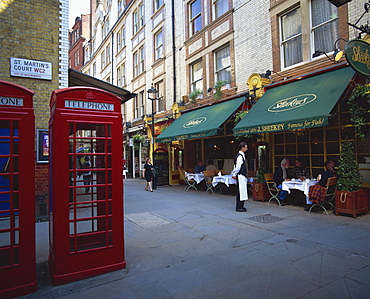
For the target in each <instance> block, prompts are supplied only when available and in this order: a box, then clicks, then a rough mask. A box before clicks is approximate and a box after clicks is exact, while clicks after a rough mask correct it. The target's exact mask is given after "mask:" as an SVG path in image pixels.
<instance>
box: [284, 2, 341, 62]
mask: <svg viewBox="0 0 370 299" xmlns="http://www.w3.org/2000/svg"><path fill="white" fill-rule="evenodd" d="M307 3H308V5H307V7H308V8H309V10H310V11H309V13H310V14H309V15H310V19H309V24H307V23H304V18H302V14H304V12H303V11H302V7H296V8H294V9H292V10H291V11H289V12H287V13H285V14H284V15H282V16H281V17H280V32H281V58H282V67H289V66H292V65H294V64H297V63H300V62H302V61H303V60H304V59H311V57H312V54H313V53H315V51H322V52H325V53H327V52H331V51H333V45H334V42H335V40H336V39H337V38H338V37H339V32H338V9H337V7H336V6H335V5H333V4H331V3H330V2H329V1H327V0H309V1H308V0H307ZM303 26H305V27H306V28H307V27H309V28H310V36H308V35H307V34H305V33H302V28H303ZM304 49H305V51H304ZM304 52H305V53H308V55H309V56H308V57H303V53H304Z"/></svg>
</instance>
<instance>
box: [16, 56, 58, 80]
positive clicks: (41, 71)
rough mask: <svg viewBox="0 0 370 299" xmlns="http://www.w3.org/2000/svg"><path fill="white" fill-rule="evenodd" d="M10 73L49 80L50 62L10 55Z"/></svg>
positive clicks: (50, 75) (50, 77)
mask: <svg viewBox="0 0 370 299" xmlns="http://www.w3.org/2000/svg"><path fill="white" fill-rule="evenodd" d="M10 75H11V76H14V77H26V78H34V79H43V80H51V79H52V64H51V62H46V61H37V60H30V59H23V58H14V57H10Z"/></svg>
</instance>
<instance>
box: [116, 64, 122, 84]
mask: <svg viewBox="0 0 370 299" xmlns="http://www.w3.org/2000/svg"><path fill="white" fill-rule="evenodd" d="M121 78H122V69H121V67H120V66H119V67H118V68H117V86H118V87H121V86H122V83H121Z"/></svg>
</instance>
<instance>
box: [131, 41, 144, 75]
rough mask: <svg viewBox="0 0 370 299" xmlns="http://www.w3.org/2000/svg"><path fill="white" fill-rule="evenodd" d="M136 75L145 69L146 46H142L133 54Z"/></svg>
mask: <svg viewBox="0 0 370 299" xmlns="http://www.w3.org/2000/svg"><path fill="white" fill-rule="evenodd" d="M133 62H134V66H133V67H134V77H136V76H138V75H140V74H141V73H142V72H144V71H145V52H144V47H140V48H139V49H138V50H137V51H136V52H134V55H133Z"/></svg>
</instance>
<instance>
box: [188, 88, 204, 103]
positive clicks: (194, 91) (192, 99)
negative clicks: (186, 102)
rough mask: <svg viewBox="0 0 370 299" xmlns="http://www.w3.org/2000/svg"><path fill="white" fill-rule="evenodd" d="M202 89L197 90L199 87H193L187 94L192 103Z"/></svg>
mask: <svg viewBox="0 0 370 299" xmlns="http://www.w3.org/2000/svg"><path fill="white" fill-rule="evenodd" d="M202 93H203V91H201V90H199V89H194V90H193V91H192V92H191V93H190V94H189V95H188V97H189V98H190V102H192V103H193V104H195V103H196V101H197V98H198V96H199V95H200V94H202Z"/></svg>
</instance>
